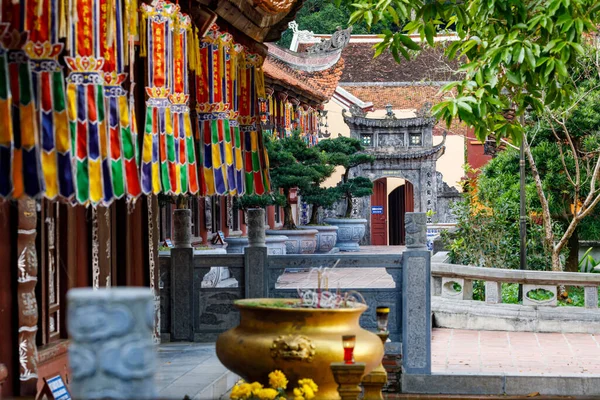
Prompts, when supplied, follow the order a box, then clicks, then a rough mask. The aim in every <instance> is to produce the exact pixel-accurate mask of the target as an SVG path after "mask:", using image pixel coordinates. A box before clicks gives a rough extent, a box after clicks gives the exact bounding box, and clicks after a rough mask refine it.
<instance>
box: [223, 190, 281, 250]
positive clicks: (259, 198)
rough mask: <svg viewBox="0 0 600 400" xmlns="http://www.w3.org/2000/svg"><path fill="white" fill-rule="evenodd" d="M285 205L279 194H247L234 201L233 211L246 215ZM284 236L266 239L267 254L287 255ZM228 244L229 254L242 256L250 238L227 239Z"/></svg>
mask: <svg viewBox="0 0 600 400" xmlns="http://www.w3.org/2000/svg"><path fill="white" fill-rule="evenodd" d="M275 204H277V205H279V206H281V205H283V204H284V199H283V196H282V195H279V194H263V195H257V194H245V195H243V196H239V197H235V198H234V199H233V209H234V211H235V212H237V211H238V210H242V211H243V212H244V215H246V213H247V212H248V210H249V209H251V208H262V209H265V208H267V207H268V206H271V205H275ZM287 239H288V238H287V236H284V235H270V236H267V237H266V244H267V252H268V254H271V255H281V254H286V244H285V243H286V240H287ZM225 242H227V253H228V254H242V253H243V252H244V248H246V247H248V236H229V237H226V238H225Z"/></svg>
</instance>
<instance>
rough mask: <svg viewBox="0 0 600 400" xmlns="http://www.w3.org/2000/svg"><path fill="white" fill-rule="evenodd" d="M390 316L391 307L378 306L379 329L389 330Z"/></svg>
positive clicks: (379, 330)
mask: <svg viewBox="0 0 600 400" xmlns="http://www.w3.org/2000/svg"><path fill="white" fill-rule="evenodd" d="M389 316H390V308H389V307H377V331H378V332H387V326H388V319H389Z"/></svg>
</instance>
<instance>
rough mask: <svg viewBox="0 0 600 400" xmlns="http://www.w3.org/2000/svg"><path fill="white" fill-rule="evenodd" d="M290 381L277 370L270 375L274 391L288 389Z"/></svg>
mask: <svg viewBox="0 0 600 400" xmlns="http://www.w3.org/2000/svg"><path fill="white" fill-rule="evenodd" d="M287 384H288V380H287V378H286V377H285V375H284V374H283V372H281V371H279V370H275V371H273V372H271V373H270V374H269V385H271V387H272V388H274V389H286V388H287Z"/></svg>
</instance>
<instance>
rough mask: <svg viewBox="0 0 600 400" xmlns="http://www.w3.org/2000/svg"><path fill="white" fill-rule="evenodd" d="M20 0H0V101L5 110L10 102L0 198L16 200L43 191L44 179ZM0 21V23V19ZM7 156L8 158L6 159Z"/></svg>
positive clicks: (2, 138) (1, 148)
mask: <svg viewBox="0 0 600 400" xmlns="http://www.w3.org/2000/svg"><path fill="white" fill-rule="evenodd" d="M23 5H24V2H16V3H14V2H9V1H1V2H0V8H1V15H2V21H6V23H8V27H7V25H6V23H5V24H3V26H4V27H3V28H2V30H3V31H4V34H3V35H2V37H1V41H2V45H1V46H0V47H1V48H2V50H0V52H2V53H3V56H2V58H3V60H4V61H3V62H5V64H4V66H3V69H4V71H0V74H2V76H3V78H0V80H1V79H4V80H6V79H8V82H6V83H5V84H3V85H2V89H0V91H1V92H2V93H1V94H0V101H1V102H2V105H3V108H4V110H3V111H2V112H3V113H6V105H7V104H10V117H8V118H5V117H4V116H3V117H2V120H0V153H1V158H2V161H0V162H1V163H2V166H3V167H4V165H5V164H9V168H8V169H4V168H2V172H1V173H0V175H1V176H0V197H3V198H13V199H19V198H21V197H23V196H25V195H26V196H29V197H34V198H37V197H40V196H41V195H42V194H43V193H44V189H45V188H44V180H43V176H42V169H41V165H40V157H39V147H38V123H37V118H36V110H35V99H34V91H33V82H32V76H31V69H30V64H29V59H28V57H27V54H26V53H25V51H24V50H23V48H24V45H25V42H26V41H27V33H26V32H25V31H24V27H23V26H22V25H21V22H22V21H23V19H22V18H21V17H22V15H23V9H22V7H23ZM2 21H0V22H2ZM8 157H10V161H7V160H8Z"/></svg>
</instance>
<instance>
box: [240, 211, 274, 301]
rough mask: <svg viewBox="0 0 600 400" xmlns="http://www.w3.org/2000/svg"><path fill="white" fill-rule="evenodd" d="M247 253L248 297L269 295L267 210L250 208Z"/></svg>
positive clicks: (246, 288) (246, 287)
mask: <svg viewBox="0 0 600 400" xmlns="http://www.w3.org/2000/svg"><path fill="white" fill-rule="evenodd" d="M244 254H245V256H246V257H245V268H244V270H245V281H246V285H245V291H246V298H260V297H267V296H268V294H267V286H268V285H267V281H266V280H267V276H268V274H267V244H266V236H265V210H264V209H262V208H251V209H249V210H248V247H246V248H245V249H244Z"/></svg>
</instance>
